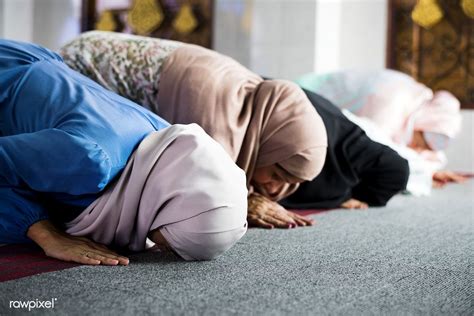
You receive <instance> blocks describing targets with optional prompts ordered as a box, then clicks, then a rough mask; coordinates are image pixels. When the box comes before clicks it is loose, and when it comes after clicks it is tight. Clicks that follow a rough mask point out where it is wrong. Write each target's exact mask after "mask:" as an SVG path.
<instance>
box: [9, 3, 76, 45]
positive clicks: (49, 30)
mask: <svg viewBox="0 0 474 316" xmlns="http://www.w3.org/2000/svg"><path fill="white" fill-rule="evenodd" d="M80 4H81V0H0V9H1V10H0V24H1V27H0V37H1V38H8V39H15V40H20V41H27V42H34V43H37V44H40V45H43V46H45V47H48V48H50V49H53V50H56V49H58V48H59V47H61V46H62V45H63V44H64V43H66V42H67V41H69V40H70V39H72V38H74V37H75V36H76V35H77V34H79V27H80V25H79V21H80V20H79V18H80Z"/></svg>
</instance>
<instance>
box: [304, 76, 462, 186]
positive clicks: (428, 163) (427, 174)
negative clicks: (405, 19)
mask: <svg viewBox="0 0 474 316" xmlns="http://www.w3.org/2000/svg"><path fill="white" fill-rule="evenodd" d="M297 83H298V84H299V85H300V86H302V87H303V88H306V89H308V90H310V91H312V92H315V93H317V94H320V95H322V96H324V97H325V98H327V99H328V100H330V101H331V102H333V103H334V104H335V105H336V106H338V107H339V108H341V109H343V110H344V112H345V113H347V111H348V112H350V113H347V116H348V117H349V118H350V119H351V120H353V121H354V122H356V123H357V124H359V125H360V126H361V127H362V128H363V129H364V130H366V132H367V134H369V136H370V137H371V138H373V139H375V140H376V141H378V142H383V143H385V144H387V145H389V146H391V147H393V148H395V149H396V150H397V151H398V152H399V153H400V154H401V155H402V156H404V157H405V158H407V159H408V160H409V162H410V169H411V170H412V175H413V177H412V176H411V178H413V181H412V179H410V181H409V184H408V191H410V192H412V193H414V194H415V195H424V194H429V193H430V191H431V190H430V189H431V186H434V187H441V186H443V185H444V184H445V183H447V182H463V181H465V180H466V177H464V176H462V175H461V174H458V173H455V172H452V171H447V170H442V169H443V168H445V166H446V163H447V159H446V155H445V154H444V153H443V150H444V149H445V148H446V147H447V146H448V145H449V143H450V140H452V139H453V138H454V137H455V136H456V135H457V134H458V132H459V131H460V129H461V114H460V111H459V109H460V102H459V100H457V99H456V97H454V96H453V95H452V94H451V93H449V92H448V91H444V90H440V91H437V92H433V91H432V90H431V89H430V88H428V87H427V86H425V85H424V84H422V83H420V82H417V81H416V80H414V79H413V78H412V77H410V76H408V75H406V74H404V73H402V72H399V71H395V70H389V69H384V70H373V71H361V70H347V71H341V72H334V73H328V74H321V75H318V74H307V75H305V76H302V77H301V78H299V79H298V80H297ZM351 113H352V114H355V115H356V117H355V116H354V115H351ZM369 130H370V131H369ZM392 144H393V146H392ZM403 147H405V148H403ZM422 174H423V175H422Z"/></svg>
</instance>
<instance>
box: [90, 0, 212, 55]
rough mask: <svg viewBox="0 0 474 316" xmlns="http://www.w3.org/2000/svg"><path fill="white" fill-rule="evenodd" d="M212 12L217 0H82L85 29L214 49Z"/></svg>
mask: <svg viewBox="0 0 474 316" xmlns="http://www.w3.org/2000/svg"><path fill="white" fill-rule="evenodd" d="M114 3H120V5H121V6H120V7H117V5H114ZM212 11H213V0H129V1H127V0H120V1H114V0H102V1H101V0H82V31H83V32H84V31H89V30H93V29H99V30H107V31H115V32H125V33H133V34H139V35H144V36H151V37H159V38H166V39H172V40H177V41H181V42H186V43H192V44H197V45H201V46H204V47H208V48H211V43H212Z"/></svg>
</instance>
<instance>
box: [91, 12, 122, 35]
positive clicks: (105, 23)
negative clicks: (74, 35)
mask: <svg viewBox="0 0 474 316" xmlns="http://www.w3.org/2000/svg"><path fill="white" fill-rule="evenodd" d="M95 28H96V29H97V30H100V31H115V30H116V29H117V23H116V22H115V17H114V14H113V13H112V12H111V11H108V10H107V11H104V12H102V14H101V15H100V19H99V21H98V22H97V23H96V24H95Z"/></svg>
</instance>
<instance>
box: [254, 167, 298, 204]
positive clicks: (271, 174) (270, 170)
mask: <svg viewBox="0 0 474 316" xmlns="http://www.w3.org/2000/svg"><path fill="white" fill-rule="evenodd" d="M251 182H252V184H253V185H254V186H255V187H256V189H257V190H258V191H260V192H259V193H261V194H263V195H265V196H273V195H276V194H278V193H279V192H280V191H281V190H282V189H283V187H284V186H285V185H286V184H293V183H300V182H302V180H300V179H298V178H296V177H292V176H291V175H288V174H286V172H285V171H284V170H283V169H282V168H280V167H278V166H277V165H271V166H268V167H260V168H257V169H256V170H255V172H254V174H253V177H252V181H251Z"/></svg>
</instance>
